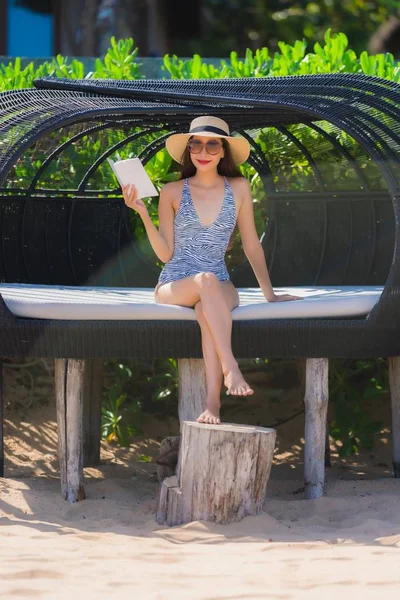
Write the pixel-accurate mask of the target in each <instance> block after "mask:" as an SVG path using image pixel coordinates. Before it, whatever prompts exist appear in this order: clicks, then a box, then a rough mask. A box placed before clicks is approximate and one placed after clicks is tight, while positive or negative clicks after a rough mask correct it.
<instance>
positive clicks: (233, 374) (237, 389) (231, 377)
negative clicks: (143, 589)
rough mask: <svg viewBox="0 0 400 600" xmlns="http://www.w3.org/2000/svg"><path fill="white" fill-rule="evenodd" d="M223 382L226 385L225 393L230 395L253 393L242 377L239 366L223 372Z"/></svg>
mask: <svg viewBox="0 0 400 600" xmlns="http://www.w3.org/2000/svg"><path fill="white" fill-rule="evenodd" d="M224 384H225V386H226V387H227V392H226V393H227V394H231V395H232V396H251V394H254V390H253V389H252V388H251V387H250V386H249V384H248V383H247V381H246V380H245V379H244V377H243V375H242V373H241V372H240V369H239V367H237V368H236V369H232V370H230V371H228V372H227V373H226V374H224Z"/></svg>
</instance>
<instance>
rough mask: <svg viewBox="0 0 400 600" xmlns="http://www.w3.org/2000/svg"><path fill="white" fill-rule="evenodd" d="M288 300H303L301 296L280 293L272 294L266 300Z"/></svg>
mask: <svg viewBox="0 0 400 600" xmlns="http://www.w3.org/2000/svg"><path fill="white" fill-rule="evenodd" d="M288 300H303V297H302V296H292V294H280V295H279V296H277V295H276V294H274V297H273V298H272V299H270V300H268V302H287V301H288Z"/></svg>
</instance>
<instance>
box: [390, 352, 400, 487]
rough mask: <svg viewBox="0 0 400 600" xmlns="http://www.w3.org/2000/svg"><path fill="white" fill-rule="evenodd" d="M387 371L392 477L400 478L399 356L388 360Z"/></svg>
mask: <svg viewBox="0 0 400 600" xmlns="http://www.w3.org/2000/svg"><path fill="white" fill-rule="evenodd" d="M388 371H389V387H390V400H391V404H392V448H393V450H392V452H393V475H394V476H395V477H399V478H400V356H392V357H390V358H389V360H388Z"/></svg>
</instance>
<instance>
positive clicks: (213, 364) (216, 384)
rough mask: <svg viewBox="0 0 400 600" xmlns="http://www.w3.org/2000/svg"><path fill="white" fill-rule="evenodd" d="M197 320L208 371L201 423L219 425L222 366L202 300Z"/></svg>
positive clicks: (198, 304) (199, 420)
mask: <svg viewBox="0 0 400 600" xmlns="http://www.w3.org/2000/svg"><path fill="white" fill-rule="evenodd" d="M194 310H195V313H196V319H197V322H198V323H199V325H200V328H201V345H202V349H203V358H204V366H205V372H206V383H207V396H206V400H205V407H204V412H203V413H202V414H201V415H200V416H199V418H198V419H197V421H198V422H199V423H211V424H214V425H219V423H220V422H221V420H220V418H219V411H220V408H221V398H220V395H221V385H222V366H221V361H220V360H219V356H218V354H217V352H216V350H215V346H214V340H213V338H212V335H211V333H210V330H209V329H208V325H207V323H206V320H205V317H204V314H203V308H202V305H201V300H200V301H199V302H198V303H197V304H196V306H195V307H194Z"/></svg>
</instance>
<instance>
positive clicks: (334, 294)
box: [0, 284, 383, 321]
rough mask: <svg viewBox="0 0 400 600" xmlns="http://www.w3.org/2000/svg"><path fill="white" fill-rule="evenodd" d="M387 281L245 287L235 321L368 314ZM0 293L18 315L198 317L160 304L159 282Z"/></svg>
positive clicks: (10, 288) (3, 288) (10, 287)
mask: <svg viewBox="0 0 400 600" xmlns="http://www.w3.org/2000/svg"><path fill="white" fill-rule="evenodd" d="M382 290H383V287H380V286H369V287H349V286H344V287H310V286H307V287H293V288H275V293H276V294H280V293H291V294H295V295H298V296H302V297H303V298H304V299H303V300H296V301H290V302H271V303H269V302H266V300H265V299H264V296H263V295H262V293H261V291H260V289H259V288H239V290H238V291H239V296H240V305H239V306H238V307H237V308H235V309H234V310H233V311H232V318H233V320H235V321H241V320H249V319H297V318H301V319H303V318H311V319H312V318H329V317H333V318H340V317H362V316H365V315H367V314H368V313H369V312H370V311H371V309H372V307H373V306H374V304H375V303H376V302H377V301H378V300H379V297H380V295H381V293H382ZM0 294H1V295H2V297H3V299H4V301H5V303H6V305H7V306H8V308H9V309H10V311H11V312H12V313H13V314H14V315H15V316H17V317H25V318H31V319H61V320H67V319H77V320H97V319H103V320H108V319H112V320H121V319H122V320H129V319H139V320H145V319H165V320H181V319H184V320H188V321H194V320H195V313H194V310H193V309H192V308H187V307H184V306H172V305H168V304H156V303H155V302H154V298H153V288H95V287H78V288H75V287H66V286H55V285H54V286H51V285H28V284H0Z"/></svg>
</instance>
